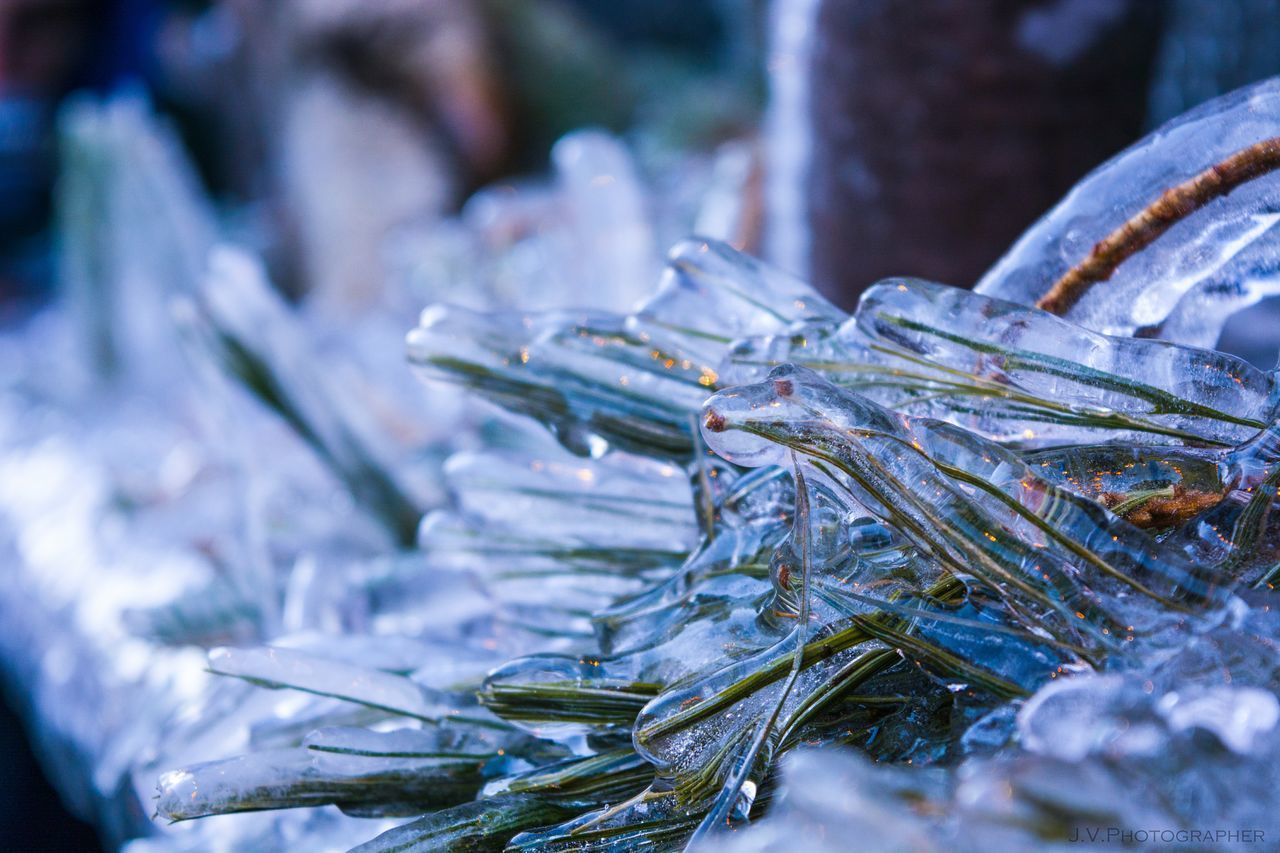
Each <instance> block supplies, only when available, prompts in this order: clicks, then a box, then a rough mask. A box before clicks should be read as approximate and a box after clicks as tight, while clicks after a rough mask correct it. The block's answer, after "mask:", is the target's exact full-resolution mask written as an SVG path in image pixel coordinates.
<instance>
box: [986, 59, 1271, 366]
mask: <svg viewBox="0 0 1280 853" xmlns="http://www.w3.org/2000/svg"><path fill="white" fill-rule="evenodd" d="M1277 135H1280V81H1277V80H1276V79H1269V80H1265V81H1263V82H1261V83H1257V84H1254V85H1252V86H1249V87H1246V88H1244V89H1240V90H1238V91H1235V92H1232V93H1231V94H1228V95H1223V96H1222V97H1220V98H1216V99H1214V100H1212V101H1209V102H1207V103H1205V104H1202V105H1201V106H1199V107H1197V108H1195V109H1193V110H1191V111H1190V112H1188V113H1186V114H1184V115H1182V116H1179V117H1178V118H1176V119H1173V120H1172V121H1170V122H1169V123H1167V124H1165V125H1163V126H1162V127H1160V128H1159V129H1157V130H1156V131H1154V132H1153V133H1152V134H1151V135H1150V136H1148V137H1146V138H1145V139H1143V140H1141V141H1139V142H1137V143H1136V144H1134V145H1133V146H1132V147H1130V148H1128V149H1127V150H1125V151H1124V152H1122V153H1120V154H1118V155H1117V156H1116V157H1114V158H1112V159H1111V160H1109V161H1108V162H1106V163H1104V164H1103V165H1101V166H1099V167H1098V168H1097V169H1095V170H1094V171H1093V172H1092V173H1090V174H1089V175H1088V176H1087V177H1086V178H1084V180H1082V181H1081V182H1080V183H1078V184H1076V186H1075V187H1074V188H1073V189H1072V190H1071V192H1070V193H1068V194H1067V196H1066V197H1065V198H1064V199H1063V200H1062V201H1061V202H1059V204H1058V205H1057V206H1056V207H1055V208H1054V209H1053V210H1051V211H1049V213H1047V214H1046V215H1045V216H1044V218H1042V219H1041V220H1040V221H1039V222H1038V223H1036V224H1035V225H1034V226H1032V227H1031V229H1029V230H1028V231H1027V232H1026V233H1025V234H1024V235H1023V236H1022V237H1021V238H1020V239H1019V240H1018V241H1017V242H1016V243H1015V244H1014V245H1013V247H1012V248H1011V249H1010V250H1009V252H1008V253H1007V254H1006V255H1005V256H1004V257H1003V258H1001V259H1000V261H999V262H997V263H996V265H995V266H994V267H992V268H991V270H990V271H988V272H987V274H986V275H985V276H983V278H982V280H981V281H979V282H978V284H977V286H976V288H975V289H976V290H977V291H978V292H979V293H984V294H987V295H990V296H997V297H1000V298H1003V299H1008V300H1011V301H1014V302H1020V303H1023V304H1025V305H1030V304H1033V303H1035V302H1036V300H1037V299H1039V298H1040V297H1041V296H1043V295H1044V294H1045V293H1046V292H1047V291H1048V290H1049V288H1050V286H1051V285H1052V284H1053V282H1054V281H1055V280H1057V279H1058V278H1059V277H1060V276H1062V275H1063V274H1064V273H1065V272H1066V271H1067V270H1068V269H1069V268H1070V267H1071V266H1072V265H1074V264H1077V263H1079V262H1080V261H1081V260H1082V259H1083V258H1084V257H1085V256H1086V255H1087V254H1088V253H1089V252H1090V250H1091V249H1092V248H1093V246H1094V244H1095V243H1097V242H1098V241H1100V240H1102V239H1103V238H1104V237H1106V236H1107V235H1108V234H1110V233H1111V232H1112V231H1114V230H1115V229H1116V228H1118V227H1119V226H1120V225H1121V224H1122V223H1124V222H1125V221H1126V220H1127V219H1129V218H1130V217H1132V216H1134V215H1135V214H1137V213H1138V212H1139V211H1141V210H1142V209H1143V208H1144V207H1146V206H1147V205H1148V204H1151V203H1152V202H1154V201H1156V200H1157V199H1158V198H1159V197H1160V195H1161V194H1162V193H1163V192H1165V191H1166V190H1168V189H1171V188H1172V187H1174V186H1176V185H1178V184H1180V183H1182V182H1184V181H1186V180H1188V179H1190V178H1192V177H1193V176H1195V175H1196V174H1198V173H1200V172H1202V171H1204V170H1206V169H1209V168H1210V167H1212V166H1214V165H1215V164H1218V163H1220V162H1222V161H1224V160H1226V159H1227V158H1228V157H1229V156H1230V155H1232V154H1234V153H1236V152H1238V151H1241V150H1242V149H1245V148H1248V147H1249V146H1251V145H1254V144H1255V143H1259V142H1261V141H1264V140H1267V139H1270V138H1272V137H1275V136H1277ZM1278 198H1280V176H1278V175H1276V174H1275V173H1269V174H1263V175H1262V176H1261V177H1258V178H1256V179H1254V180H1252V181H1249V182H1247V183H1245V184H1243V185H1242V186H1239V187H1238V188H1236V189H1235V190H1233V191H1232V192H1230V193H1229V194H1227V195H1225V196H1222V197H1219V198H1217V199H1215V200H1213V201H1211V202H1210V203H1208V204H1206V205H1204V206H1203V207H1202V208H1200V209H1199V210H1197V211H1195V212H1194V213H1192V214H1191V215H1189V216H1187V217H1185V218H1184V219H1182V220H1181V221H1178V222H1176V223H1175V224H1174V225H1173V226H1172V227H1171V228H1170V229H1169V230H1168V231H1167V232H1166V233H1164V234H1163V235H1162V236H1160V237H1159V238H1157V239H1156V241H1155V243H1154V244H1153V245H1151V246H1149V247H1148V248H1146V249H1145V250H1143V251H1141V252H1139V253H1138V254H1136V255H1134V256H1133V257H1131V258H1129V259H1128V260H1126V261H1125V262H1123V263H1121V264H1120V266H1119V267H1118V268H1117V269H1116V270H1115V272H1114V274H1113V275H1111V277H1110V278H1109V279H1108V280H1106V281H1102V282H1099V283H1098V284H1096V285H1094V286H1093V288H1092V289H1090V290H1089V291H1088V292H1087V293H1086V294H1085V295H1084V297H1083V298H1082V299H1080V301H1079V302H1078V303H1076V304H1075V305H1074V307H1072V308H1071V309H1070V310H1069V311H1068V312H1067V315H1066V316H1067V318H1068V319H1070V320H1073V321H1075V322H1077V323H1080V324H1081V325H1083V326H1086V327H1087V328H1090V329H1093V330H1095V331H1098V332H1103V333H1105V334H1112V335H1134V334H1137V333H1139V332H1141V333H1142V334H1143V335H1146V336H1151V335H1152V334H1155V335H1157V336H1161V337H1163V336H1165V334H1176V335H1177V337H1174V338H1172V339H1173V340H1177V341H1180V342H1183V343H1188V344H1193V345H1198V346H1212V345H1213V344H1215V343H1216V342H1217V339H1218V335H1219V333H1220V332H1221V330H1222V325H1223V324H1224V323H1225V322H1226V320H1227V318H1228V317H1229V316H1230V315H1231V314H1232V313H1234V312H1235V311H1237V310H1239V309H1241V308H1244V307H1246V306H1248V305H1250V304H1252V303H1254V302H1256V301H1257V300H1258V299H1260V298H1262V297H1263V296H1265V295H1267V294H1274V293H1276V292H1277V290H1278V289H1280V278H1278V277H1277V272H1278V271H1280V270H1278V264H1280V253H1278V252H1277V241H1278V240H1280V231H1277V230H1276V225H1277V223H1278V222H1280V214H1277V212H1276V211H1277V199H1278ZM1166 324H1167V331H1162V330H1166Z"/></svg>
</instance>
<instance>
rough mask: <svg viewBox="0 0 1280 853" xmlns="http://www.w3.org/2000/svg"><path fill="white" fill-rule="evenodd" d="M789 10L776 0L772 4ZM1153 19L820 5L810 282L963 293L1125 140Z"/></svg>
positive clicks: (928, 2)
mask: <svg viewBox="0 0 1280 853" xmlns="http://www.w3.org/2000/svg"><path fill="white" fill-rule="evenodd" d="M778 2H790V0H778ZM1161 13H1162V4H1158V3H1150V2H1144V0H1050V2H1043V1H1042V2H1031V0H913V2H910V3H901V2H894V1H893V0H821V2H820V5H819V6H818V8H817V9H816V12H815V17H814V19H813V23H812V25H813V26H814V28H815V29H814V37H813V38H812V40H811V54H810V56H809V57H808V62H809V64H808V66H807V73H808V79H809V81H810V83H809V99H808V100H809V107H808V109H809V115H808V121H809V122H810V127H809V132H810V133H811V141H810V145H811V148H810V153H809V161H808V176H807V192H806V194H805V198H806V210H805V215H806V216H807V220H808V224H809V225H810V227H811V229H812V230H811V243H810V246H809V253H808V254H809V258H808V265H809V270H808V272H809V273H810V275H811V277H812V278H813V280H814V281H815V283H816V284H817V285H818V286H819V287H820V288H822V289H823V290H825V291H826V292H828V293H829V294H831V295H833V296H834V297H835V298H836V299H838V300H839V301H840V302H842V303H844V304H846V305H848V304H851V303H852V302H853V301H854V300H855V299H856V297H857V295H858V294H859V293H860V292H861V291H862V290H863V289H864V288H866V287H867V286H868V285H870V284H871V283H873V282H875V281H876V280H877V279H880V278H883V277H885V276H889V275H912V276H918V277H922V278H928V279H933V280H937V281H942V282H947V283H951V284H957V285H962V286H967V285H970V284H972V283H973V282H974V281H975V280H976V279H977V278H978V277H979V276H980V275H981V273H982V272H983V271H984V270H985V269H986V268H987V267H988V266H989V265H990V264H991V263H992V262H993V261H995V260H996V259H997V258H998V257H999V255H1000V254H1001V253H1002V252H1003V250H1004V249H1005V248H1006V247H1008V245H1009V244H1010V243H1011V242H1012V241H1013V240H1014V239H1015V238H1016V237H1017V236H1018V234H1019V233H1020V232H1021V231H1022V230H1023V229H1025V228H1026V227H1027V226H1028V225H1030V224H1031V223H1032V222H1033V221H1034V220H1035V219H1036V218H1037V217H1039V216H1040V215H1041V214H1042V213H1044V212H1045V211H1046V210H1047V209H1048V208H1049V207H1050V206H1051V205H1052V204H1053V203H1054V202H1055V201H1056V200H1057V199H1058V198H1059V197H1060V196H1061V195H1062V194H1063V193H1064V192H1065V191H1066V190H1068V189H1069V188H1070V187H1071V186H1072V184H1074V183H1075V182H1076V181H1077V180H1078V179H1079V178H1080V177H1082V176H1083V175H1084V174H1085V173H1086V172H1088V171H1089V170H1090V169H1091V168H1092V167H1094V166H1096V165H1098V164H1099V163H1101V162H1102V161H1103V160H1105V159H1106V158H1107V157H1109V156H1111V155H1112V154H1114V153H1116V152H1118V151H1119V150H1121V149H1122V148H1124V147H1125V146H1126V145H1128V144H1129V143H1131V142H1133V141H1135V140H1136V139H1137V138H1138V137H1139V136H1141V134H1142V132H1143V129H1144V121H1145V116H1146V112H1147V111H1146V104H1147V93H1148V90H1149V88H1150V77H1151V69H1152V67H1153V64H1154V62H1153V61H1154V58H1155V55H1156V50H1157V46H1158V40H1159V32H1160V24H1161V22H1160V17H1161Z"/></svg>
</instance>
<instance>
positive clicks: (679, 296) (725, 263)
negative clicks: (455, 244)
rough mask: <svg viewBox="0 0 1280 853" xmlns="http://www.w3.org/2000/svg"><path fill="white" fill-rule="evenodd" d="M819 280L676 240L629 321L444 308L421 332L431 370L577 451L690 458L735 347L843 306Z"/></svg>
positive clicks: (419, 349) (421, 360)
mask: <svg viewBox="0 0 1280 853" xmlns="http://www.w3.org/2000/svg"><path fill="white" fill-rule="evenodd" d="M833 310H834V309H831V308H830V306H829V305H828V304H827V303H826V302H825V301H824V300H822V298H821V297H819V296H818V295H817V294H816V293H814V292H813V291H812V290H810V289H809V288H808V287H807V286H805V285H802V284H800V283H798V282H794V281H791V280H788V279H786V278H785V277H784V276H781V274H778V273H775V272H773V271H769V270H765V269H764V268H762V267H761V266H760V265H759V264H758V263H757V262H755V261H752V260H751V259H749V258H747V257H745V256H743V255H741V254H739V253H737V252H735V251H734V250H732V249H730V248H729V247H727V246H724V245H722V244H718V243H714V242H711V241H689V242H686V243H682V244H680V245H678V246H676V247H675V248H674V249H673V250H672V251H671V255H670V257H669V258H668V263H667V271H666V272H665V273H664V276H663V283H662V285H661V286H660V287H659V290H658V292H657V294H656V295H655V296H654V297H653V299H652V300H651V301H650V302H648V303H646V304H645V305H643V306H641V308H640V309H639V311H638V312H637V313H635V314H633V315H629V316H626V317H623V316H620V315H609V314H602V313H587V312H581V313H569V314H561V315H556V314H547V315H541V316H534V315H523V316H520V315H507V316H499V315H493V316H486V315H482V314H478V313H476V312H472V311H468V310H466V309H463V308H457V307H446V306H441V305H437V306H433V307H431V308H428V309H426V311H424V312H423V315H422V320H421V322H420V324H419V326H418V328H417V329H415V330H414V331H412V332H410V333H409V337H408V350H409V359H410V361H411V362H413V363H414V364H415V365H417V366H418V367H419V368H420V369H421V371H422V373H423V375H424V376H427V377H432V378H441V379H446V380H449V381H453V382H460V383H462V384H464V385H466V386H468V387H469V388H471V389H472V390H474V391H476V392H478V393H479V394H481V395H483V396H484V397H486V398H488V399H489V400H491V401H493V402H496V403H498V404H499V405H501V406H503V407H504V408H506V409H508V410H510V411H514V412H517V413H520V414H525V415H529V416H531V417H533V418H535V419H537V420H539V421H541V422H542V423H544V424H546V425H547V426H548V427H549V428H550V429H551V430H552V431H553V432H554V433H555V434H556V436H557V437H558V438H559V439H560V441H561V442H562V443H563V444H564V445H565V446H566V447H567V448H569V449H570V450H572V451H573V452H575V453H579V454H581V455H593V456H598V455H600V454H601V453H602V452H603V451H604V450H605V449H606V448H608V447H617V448H618V449H621V450H625V451H630V452H635V453H640V454H644V455H649V456H658V457H663V458H668V459H675V460H684V459H686V458H688V456H689V454H690V451H691V449H692V436H691V434H690V425H689V424H690V421H689V418H690V416H691V415H692V414H693V413H694V412H695V411H696V410H697V407H698V406H699V405H700V404H701V402H702V400H703V398H704V397H705V396H706V393H707V390H708V389H709V388H713V387H716V386H717V383H718V374H717V373H716V368H717V367H718V366H719V362H720V360H721V358H722V357H723V355H724V352H725V349H726V348H727V346H728V344H729V343H730V342H731V341H732V340H733V339H734V338H735V337H738V336H740V335H742V334H762V333H765V332H768V331H770V330H771V329H776V328H780V327H782V326H785V325H786V324H787V323H790V322H794V321H796V320H798V319H804V318H808V317H811V316H823V315H824V314H826V313H829V312H830V311H833Z"/></svg>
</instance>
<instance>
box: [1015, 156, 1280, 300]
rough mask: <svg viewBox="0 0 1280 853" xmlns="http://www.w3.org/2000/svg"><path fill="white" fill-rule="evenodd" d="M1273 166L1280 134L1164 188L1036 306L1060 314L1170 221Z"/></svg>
mask: <svg viewBox="0 0 1280 853" xmlns="http://www.w3.org/2000/svg"><path fill="white" fill-rule="evenodd" d="M1276 168H1280V136H1273V137H1271V138H1270V139H1264V140H1262V141H1261V142H1258V143H1256V144H1254V145H1250V146H1249V147H1248V148H1244V149H1242V150H1240V151H1237V152H1236V153H1234V154H1232V155H1231V156H1230V157H1228V158H1227V159H1225V160H1223V161H1222V162H1221V163H1218V164H1216V165H1213V166H1210V167H1209V168H1208V169H1205V170H1204V171H1203V172H1201V173H1199V174H1198V175H1196V176H1195V177H1193V178H1190V179H1188V180H1186V181H1184V182H1183V183H1181V184H1178V185H1177V186H1176V187H1171V188H1170V189H1167V190H1165V191H1164V192H1163V193H1161V195H1160V197H1159V198H1158V199H1156V200H1155V201H1153V202H1152V203H1151V204H1149V205H1147V207H1145V208H1143V210H1142V211H1141V212H1139V213H1138V214H1137V215H1135V216H1134V217H1133V218H1131V219H1129V220H1128V221H1127V222H1125V223H1124V224H1123V225H1121V226H1120V227H1119V228H1117V229H1116V230H1114V231H1112V232H1111V233H1110V234H1108V235H1107V236H1106V237H1104V238H1103V239H1102V240H1101V241H1100V242H1099V243H1098V244H1097V245H1095V246H1094V247H1093V251H1091V252H1090V253H1089V255H1088V256H1087V257H1086V258H1085V259H1084V260H1082V261H1081V262H1080V263H1078V264H1076V265H1075V266H1074V267H1072V268H1071V269H1069V270H1067V271H1066V273H1064V274H1063V276H1062V278H1060V279H1058V280H1057V281H1055V282H1054V283H1053V287H1051V288H1049V291H1048V292H1047V293H1046V294H1045V295H1044V296H1042V297H1040V300H1039V301H1038V302H1036V307H1037V308H1042V309H1044V310H1045V311H1048V312H1050V313H1053V314H1058V315H1062V314H1065V313H1066V312H1067V311H1069V310H1071V306H1073V305H1075V304H1076V302H1078V301H1079V300H1080V297H1082V296H1084V295H1085V293H1087V292H1088V291H1089V288H1091V287H1093V286H1094V285H1095V284H1097V283H1098V282H1100V281H1106V280H1107V279H1109V278H1111V276H1112V275H1113V274H1114V273H1115V271H1116V268H1117V267H1119V266H1120V264H1122V263H1124V261H1125V260H1127V259H1128V258H1130V257H1132V256H1133V255H1136V254H1137V253H1138V252H1140V251H1142V250H1143V249H1145V248H1146V247H1147V246H1149V245H1151V243H1152V242H1153V241H1155V240H1156V238H1158V237H1159V236H1160V235H1161V234H1163V233H1164V232H1166V231H1168V230H1169V229H1170V228H1171V227H1172V226H1173V225H1174V223H1176V222H1178V221H1179V220H1181V219H1184V218H1186V217H1187V216H1190V215H1191V214H1192V213H1194V212H1195V211H1197V210H1199V209H1200V208H1202V207H1204V206H1205V205H1206V204H1208V203H1209V202H1211V201H1213V200H1214V199H1215V198H1218V197H1220V196H1224V195H1226V194H1227V193H1229V192H1231V191H1232V190H1234V189H1235V188H1236V187H1238V186H1240V185H1241V184H1244V183H1247V182H1249V181H1252V180H1253V179H1254V178H1257V177H1260V176H1261V175H1265V174H1266V173H1268V172H1270V171H1272V170H1273V169H1276Z"/></svg>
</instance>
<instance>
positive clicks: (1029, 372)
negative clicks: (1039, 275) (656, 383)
mask: <svg viewBox="0 0 1280 853" xmlns="http://www.w3.org/2000/svg"><path fill="white" fill-rule="evenodd" d="M784 362H792V363H796V364H800V365H802V366H807V367H811V368H813V369H815V370H818V371H820V372H822V373H824V374H825V375H827V376H828V377H829V379H830V381H832V382H835V383H837V384H840V385H844V386H847V387H850V388H853V389H855V390H857V391H858V392H859V393H861V394H865V395H866V396H868V397H870V398H871V399H874V400H876V401H877V402H879V403H881V404H882V405H886V406H889V407H890V408H893V409H897V410H899V411H902V412H905V413H907V414H911V415H916V416H921V415H927V416H930V417H938V418H942V419H945V420H949V421H952V422H953V423H957V424H959V425H960V426H963V427H965V428H966V429H970V430H973V431H976V432H979V433H982V434H983V435H986V436H988V437H990V438H993V439H996V440H999V441H1003V442H1009V443H1017V444H1020V445H1030V446H1037V445H1046V444H1064V443H1084V442H1089V441H1090V440H1097V438H1098V437H1100V436H1103V435H1105V436H1107V437H1113V436H1116V435H1118V434H1119V435H1123V436H1124V437H1125V438H1126V439H1127V440H1130V441H1151V442H1160V443H1168V442H1170V441H1176V440H1182V441H1186V442H1192V443H1202V442H1207V443H1214V444H1218V445H1228V446H1229V445H1232V444H1235V443H1238V442H1240V441H1243V440H1244V439H1246V438H1248V437H1249V436H1251V435H1253V434H1254V433H1255V432H1256V431H1257V430H1259V429H1261V428H1262V427H1263V426H1265V425H1266V424H1268V423H1270V421H1271V419H1272V418H1273V416H1274V413H1275V411H1276V407H1277V403H1280V390H1278V389H1277V386H1276V381H1275V376H1274V375H1273V374H1268V373H1264V372H1263V371H1261V370H1258V369H1257V368H1255V367H1253V366H1251V365H1249V364H1248V363H1246V362H1244V361H1241V360H1240V359H1237V358H1235V357H1233V356H1230V355H1226V354H1224V353H1217V352H1212V351H1209V350H1203V349H1196V348H1191V347H1182V346H1177V345H1173V344H1170V343H1167V342H1164V341H1154V340H1147V339H1141V338H1128V337H1109V336H1106V335H1102V334H1099V333H1097V332H1093V331H1090V330H1089V329H1088V328H1086V327H1084V326H1081V325H1078V324H1076V323H1073V322H1069V321H1067V320H1063V319H1061V318H1058V317H1055V316H1053V315H1052V314H1049V313H1048V312H1045V311H1041V310H1038V309H1036V308H1030V307H1027V306H1024V305H1018V304H1016V303H1012V302H1008V301H1005V300H1002V299H993V298H991V297H989V296H985V295H981V294H975V293H970V292H968V291H963V290H959V289H956V288H952V287H945V286H943V285H937V284H931V283H929V282H923V281H919V280H915V279H889V280H887V281H884V282H880V283H879V284H876V285H874V286H872V287H871V288H869V289H868V290H867V291H866V292H865V293H864V294H863V296H862V299H861V300H860V302H859V304H858V308H857V311H856V312H855V314H854V316H853V317H852V318H850V319H849V320H847V321H845V322H844V323H843V324H841V325H839V326H835V325H834V324H832V323H830V322H829V321H822V322H818V323H814V324H809V325H798V326H796V327H793V328H792V329H789V330H787V331H785V332H783V333H781V334H778V335H775V336H773V337H765V338H755V339H749V340H746V341H742V342H739V343H738V344H737V345H736V346H735V347H734V349H733V351H732V352H731V354H730V356H729V359H728V361H727V364H726V367H725V369H724V370H723V371H722V372H724V373H725V374H726V376H727V377H728V379H729V380H730V381H734V382H743V381H752V380H754V379H758V378H759V377H761V376H762V375H763V374H764V372H765V371H767V370H768V369H770V368H771V367H773V366H776V365H777V364H780V363H784ZM1135 365H1141V366H1142V367H1141V370H1140V371H1136V372H1135V370H1134V366H1135Z"/></svg>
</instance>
